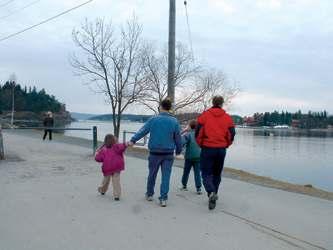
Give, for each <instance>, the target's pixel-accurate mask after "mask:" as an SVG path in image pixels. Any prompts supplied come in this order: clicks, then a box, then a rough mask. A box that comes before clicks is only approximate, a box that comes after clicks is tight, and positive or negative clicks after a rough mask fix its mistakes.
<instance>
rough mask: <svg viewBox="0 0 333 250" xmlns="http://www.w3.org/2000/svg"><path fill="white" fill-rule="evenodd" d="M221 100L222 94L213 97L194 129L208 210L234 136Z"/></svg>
mask: <svg viewBox="0 0 333 250" xmlns="http://www.w3.org/2000/svg"><path fill="white" fill-rule="evenodd" d="M223 102H224V99H223V97H222V96H215V97H213V107H212V108H210V109H208V110H206V111H205V112H203V113H202V114H201V115H200V116H199V117H198V126H197V130H196V141H197V143H198V145H200V146H201V156H200V165H201V174H202V179H203V184H204V187H205V190H206V192H207V194H208V197H209V201H208V208H209V209H210V210H212V209H214V208H215V206H216V200H217V199H218V196H217V193H218V189H219V186H220V183H221V175H222V170H223V165H224V159H225V155H226V149H227V148H228V147H229V146H230V145H231V144H232V142H233V140H234V137H235V125H234V123H233V121H232V118H231V116H230V115H229V114H227V113H226V112H225V110H224V109H222V105H223Z"/></svg>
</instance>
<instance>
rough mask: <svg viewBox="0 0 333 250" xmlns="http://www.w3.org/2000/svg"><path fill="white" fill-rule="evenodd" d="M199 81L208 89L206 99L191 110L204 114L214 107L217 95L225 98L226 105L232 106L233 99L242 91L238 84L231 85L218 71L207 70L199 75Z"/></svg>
mask: <svg viewBox="0 0 333 250" xmlns="http://www.w3.org/2000/svg"><path fill="white" fill-rule="evenodd" d="M197 80H198V81H199V82H201V84H202V85H205V86H206V87H207V91H206V93H205V95H204V97H203V98H202V99H201V100H200V101H199V102H197V103H195V104H194V105H193V106H191V110H195V111H197V112H202V111H203V110H206V109H207V108H209V107H210V106H211V105H212V98H213V96H215V95H221V96H223V98H224V105H225V106H228V105H230V104H231V101H232V100H233V98H234V97H235V96H236V95H237V94H238V93H239V91H240V89H239V87H238V84H237V83H231V82H230V80H229V79H228V78H227V77H226V75H225V74H224V73H223V72H222V71H220V70H216V69H206V70H203V71H202V72H201V74H199V75H198V78H197Z"/></svg>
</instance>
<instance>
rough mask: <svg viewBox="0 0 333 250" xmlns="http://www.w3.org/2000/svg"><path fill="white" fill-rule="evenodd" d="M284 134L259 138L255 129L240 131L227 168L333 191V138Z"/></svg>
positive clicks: (229, 156)
mask: <svg viewBox="0 0 333 250" xmlns="http://www.w3.org/2000/svg"><path fill="white" fill-rule="evenodd" d="M283 132H284V134H283V136H256V135H257V134H258V131H257V132H255V131H253V129H245V128H242V129H237V136H236V137H235V143H234V145H233V146H232V147H230V149H229V150H228V151H229V152H228V157H227V160H226V164H227V166H231V167H233V168H237V169H242V170H245V171H249V172H252V173H255V174H258V175H263V176H269V177H272V178H276V179H279V180H284V181H288V182H292V183H298V184H312V185H314V186H316V187H320V188H323V189H326V190H330V191H333V182H332V180H333V179H332V177H333V154H332V152H333V138H332V137H306V136H303V137H301V136H286V133H288V131H283Z"/></svg>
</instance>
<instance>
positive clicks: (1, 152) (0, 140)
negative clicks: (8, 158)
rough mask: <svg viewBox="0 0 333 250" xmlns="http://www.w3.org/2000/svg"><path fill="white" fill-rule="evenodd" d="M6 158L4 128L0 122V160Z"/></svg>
mask: <svg viewBox="0 0 333 250" xmlns="http://www.w3.org/2000/svg"><path fill="white" fill-rule="evenodd" d="M3 159H5V150H4V148H3V137H2V128H1V124H0V160H3Z"/></svg>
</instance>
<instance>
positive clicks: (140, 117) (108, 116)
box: [88, 114, 152, 122]
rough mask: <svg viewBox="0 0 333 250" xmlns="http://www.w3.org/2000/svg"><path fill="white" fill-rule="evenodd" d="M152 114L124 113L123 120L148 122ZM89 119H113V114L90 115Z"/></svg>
mask: <svg viewBox="0 0 333 250" xmlns="http://www.w3.org/2000/svg"><path fill="white" fill-rule="evenodd" d="M150 117H152V116H151V115H133V114H123V115H122V120H128V121H132V122H146V121H147V120H148V119H149V118H150ZM88 120H97V121H111V120H112V115H111V114H104V115H97V116H93V117H90V118H89V119H88Z"/></svg>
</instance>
